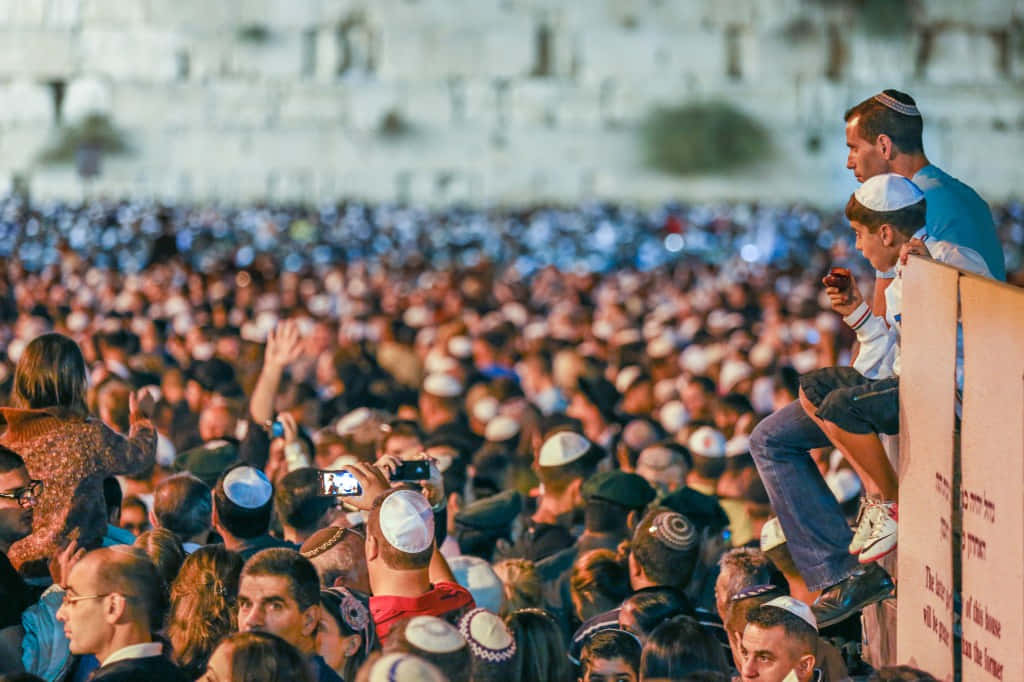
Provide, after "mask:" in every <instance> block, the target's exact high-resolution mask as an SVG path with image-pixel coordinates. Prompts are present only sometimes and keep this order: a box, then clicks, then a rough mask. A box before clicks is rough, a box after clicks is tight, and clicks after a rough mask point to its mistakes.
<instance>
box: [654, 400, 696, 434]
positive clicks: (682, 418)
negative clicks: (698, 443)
mask: <svg viewBox="0 0 1024 682" xmlns="http://www.w3.org/2000/svg"><path fill="white" fill-rule="evenodd" d="M658 421H660V422H661V425H662V427H664V429H665V430H666V431H668V432H669V433H676V432H677V431H679V429H681V428H683V427H684V426H686V424H687V423H688V422H689V421H690V415H689V413H688V412H687V411H686V407H685V406H684V405H683V403H682V402H680V401H678V400H670V401H668V402H667V403H665V404H664V405H662V406H661V409H660V410H658Z"/></svg>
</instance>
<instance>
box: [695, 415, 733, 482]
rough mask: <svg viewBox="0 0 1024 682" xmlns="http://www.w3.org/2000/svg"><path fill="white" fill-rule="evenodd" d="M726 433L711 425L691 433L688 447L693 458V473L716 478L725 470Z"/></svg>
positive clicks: (711, 478) (707, 477) (704, 477)
mask: <svg viewBox="0 0 1024 682" xmlns="http://www.w3.org/2000/svg"><path fill="white" fill-rule="evenodd" d="M725 443H726V441H725V435H724V434H723V433H722V432H721V431H719V430H718V429H715V428H712V427H710V426H701V427H700V428H697V429H695V430H694V432H693V433H692V434H690V439H689V440H688V441H687V447H688V448H689V450H690V456H691V457H692V458H693V469H692V470H691V473H692V474H693V475H694V476H698V477H700V478H702V479H705V480H715V479H717V478H718V477H719V476H721V475H722V472H723V471H725Z"/></svg>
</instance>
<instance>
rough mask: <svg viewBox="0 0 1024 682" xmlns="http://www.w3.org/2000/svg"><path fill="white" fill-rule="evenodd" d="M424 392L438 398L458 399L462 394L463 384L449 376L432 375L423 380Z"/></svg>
mask: <svg viewBox="0 0 1024 682" xmlns="http://www.w3.org/2000/svg"><path fill="white" fill-rule="evenodd" d="M423 390H424V391H426V392H427V393H429V394H430V395H433V396H437V397H438V398H456V397H458V396H459V395H461V394H462V382H460V381H459V380H458V379H456V378H455V377H453V376H450V375H448V374H431V375H429V376H427V378H426V379H424V380H423Z"/></svg>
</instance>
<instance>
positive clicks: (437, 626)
mask: <svg viewBox="0 0 1024 682" xmlns="http://www.w3.org/2000/svg"><path fill="white" fill-rule="evenodd" d="M405 641H407V642H409V644H412V645H413V646H414V647H416V648H417V649H421V650H423V651H427V652H430V653H432V654H450V653H452V652H453V651H458V650H459V649H461V648H462V647H464V646H466V640H465V639H463V637H462V635H461V634H459V631H458V630H456V629H455V626H453V625H451V624H450V623H446V622H445V621H443V620H441V619H440V618H438V617H437V616H415V617H414V618H412V619H411V620H410V621H409V622H408V623H407V624H406V626H405Z"/></svg>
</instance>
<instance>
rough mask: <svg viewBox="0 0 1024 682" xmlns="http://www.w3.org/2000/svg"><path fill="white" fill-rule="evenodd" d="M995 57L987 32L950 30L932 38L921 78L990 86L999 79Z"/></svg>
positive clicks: (991, 39) (939, 82)
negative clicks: (988, 84) (989, 84)
mask: <svg viewBox="0 0 1024 682" xmlns="http://www.w3.org/2000/svg"><path fill="white" fill-rule="evenodd" d="M998 58H999V53H998V48H997V45H996V42H995V40H993V38H992V36H991V35H990V34H989V33H987V32H983V31H975V30H970V29H965V28H959V27H950V28H947V29H945V30H942V31H939V32H938V33H937V34H936V35H935V37H934V39H933V41H932V46H931V51H930V54H929V59H928V63H927V64H925V69H924V76H925V78H926V79H927V80H929V81H932V82H934V83H936V84H941V85H952V84H960V83H963V84H968V83H993V82H995V81H997V80H998V79H999V69H998Z"/></svg>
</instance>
